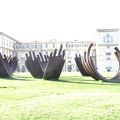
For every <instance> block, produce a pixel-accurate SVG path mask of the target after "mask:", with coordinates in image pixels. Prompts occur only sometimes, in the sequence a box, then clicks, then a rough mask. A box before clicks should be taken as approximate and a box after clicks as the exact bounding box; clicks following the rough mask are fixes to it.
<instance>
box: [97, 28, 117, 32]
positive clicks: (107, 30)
mask: <svg viewBox="0 0 120 120" xmlns="http://www.w3.org/2000/svg"><path fill="white" fill-rule="evenodd" d="M97 31H98V32H118V31H119V29H97Z"/></svg>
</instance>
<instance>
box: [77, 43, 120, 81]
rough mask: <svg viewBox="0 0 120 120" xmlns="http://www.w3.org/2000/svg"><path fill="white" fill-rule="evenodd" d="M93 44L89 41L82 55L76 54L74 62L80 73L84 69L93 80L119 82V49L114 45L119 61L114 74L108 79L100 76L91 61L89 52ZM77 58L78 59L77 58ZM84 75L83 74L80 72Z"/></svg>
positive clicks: (119, 60)
mask: <svg viewBox="0 0 120 120" xmlns="http://www.w3.org/2000/svg"><path fill="white" fill-rule="evenodd" d="M92 46H93V44H92V43H91V44H90V46H89V48H88V50H87V52H85V54H84V56H82V57H81V56H80V55H79V56H80V57H78V56H76V58H75V61H76V64H77V66H78V68H79V70H80V72H81V73H82V71H83V70H84V71H85V72H86V73H87V74H88V75H89V76H91V77H92V78H94V79H95V80H102V81H104V82H112V83H120V50H119V49H118V48H117V47H115V48H114V49H115V56H116V58H117V60H118V63H119V69H118V71H117V73H116V75H115V76H114V77H112V78H110V79H108V78H106V77H104V76H102V75H101V74H100V73H99V72H98V71H97V69H96V66H95V65H94V63H93V60H92V57H91V55H90V53H91V48H92ZM78 58H79V59H78ZM82 75H84V74H82Z"/></svg>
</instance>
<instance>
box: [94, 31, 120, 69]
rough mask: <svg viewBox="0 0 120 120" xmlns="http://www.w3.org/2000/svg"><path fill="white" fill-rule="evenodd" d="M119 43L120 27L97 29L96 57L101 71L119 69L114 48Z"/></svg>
mask: <svg viewBox="0 0 120 120" xmlns="http://www.w3.org/2000/svg"><path fill="white" fill-rule="evenodd" d="M119 45H120V43H119V29H97V39H96V59H97V67H98V69H99V70H100V71H117V70H118V61H117V59H116V57H115V54H114V52H115V50H114V48H115V47H118V48H119Z"/></svg>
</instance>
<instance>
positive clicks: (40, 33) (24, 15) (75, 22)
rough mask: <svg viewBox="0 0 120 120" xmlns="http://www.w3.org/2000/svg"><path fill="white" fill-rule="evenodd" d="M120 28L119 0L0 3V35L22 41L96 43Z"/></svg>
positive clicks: (9, 0)
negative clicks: (101, 32)
mask: <svg viewBox="0 0 120 120" xmlns="http://www.w3.org/2000/svg"><path fill="white" fill-rule="evenodd" d="M102 28H120V4H119V0H0V32H4V33H6V34H8V35H10V36H11V37H13V38H15V39H17V40H19V41H21V42H30V41H47V40H51V39H57V40H62V41H64V40H67V41H68V40H70V41H71V40H81V41H92V40H93V41H94V40H95V36H96V29H102Z"/></svg>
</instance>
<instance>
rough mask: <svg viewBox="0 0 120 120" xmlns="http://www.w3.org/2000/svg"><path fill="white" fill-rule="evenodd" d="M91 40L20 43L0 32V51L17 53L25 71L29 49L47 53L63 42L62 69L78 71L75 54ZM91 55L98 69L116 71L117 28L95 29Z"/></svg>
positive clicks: (85, 48) (81, 52)
mask: <svg viewBox="0 0 120 120" xmlns="http://www.w3.org/2000/svg"><path fill="white" fill-rule="evenodd" d="M90 43H91V41H79V40H73V41H58V40H55V39H53V40H49V41H47V42H38V41H34V42H28V43H21V42H19V41H17V40H15V39H14V38H12V37H10V36H8V35H6V34H5V33H2V32H0V52H1V53H2V54H6V55H7V56H9V55H13V56H14V55H17V57H18V70H17V71H19V72H26V71H27V69H26V66H25V59H26V58H25V54H26V53H28V52H29V51H30V50H34V51H35V54H37V53H38V52H41V53H42V54H43V55H49V54H50V52H53V51H54V49H55V48H57V49H59V48H60V44H63V49H65V52H66V54H65V64H64V68H63V71H68V72H74V71H78V68H77V66H76V63H75V60H74V58H75V54H78V53H80V54H81V55H83V53H84V51H86V50H87V49H88V46H89V45H90ZM93 43H94V47H93V48H92V52H91V53H92V56H93V58H92V59H93V61H94V64H95V65H96V66H97V68H98V70H100V71H117V68H118V62H117V59H116V57H115V55H114V47H119V45H120V43H119V30H118V29H97V38H96V40H95V41H94V42H93Z"/></svg>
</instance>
